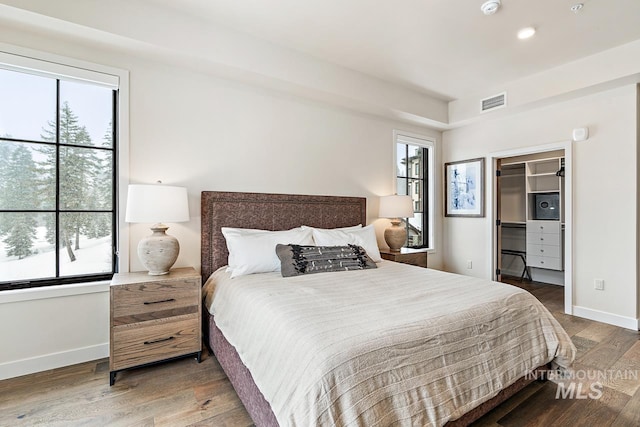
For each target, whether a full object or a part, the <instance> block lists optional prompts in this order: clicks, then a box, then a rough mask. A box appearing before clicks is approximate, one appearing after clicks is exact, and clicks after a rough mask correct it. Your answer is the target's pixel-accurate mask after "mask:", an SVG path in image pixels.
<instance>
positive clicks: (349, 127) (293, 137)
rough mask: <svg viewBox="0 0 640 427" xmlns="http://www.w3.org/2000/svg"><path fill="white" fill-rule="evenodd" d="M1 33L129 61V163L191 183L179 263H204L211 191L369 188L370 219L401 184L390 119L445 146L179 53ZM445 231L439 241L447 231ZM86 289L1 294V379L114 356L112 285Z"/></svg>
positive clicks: (145, 176) (175, 229)
mask: <svg viewBox="0 0 640 427" xmlns="http://www.w3.org/2000/svg"><path fill="white" fill-rule="evenodd" d="M0 42H4V43H10V44H14V45H20V46H24V47H28V48H31V49H37V50H41V51H47V52H51V53H55V54H59V55H64V56H67V57H72V58H78V59H83V60H86V61H90V62H94V63H99V64H104V65H109V66H112V67H117V68H122V69H127V70H129V71H130V117H129V118H130V149H129V153H128V154H129V165H130V167H129V168H128V170H127V169H125V170H121V171H120V172H121V174H123V175H128V176H129V178H130V181H131V182H132V183H152V182H155V181H156V180H158V179H161V180H162V181H163V182H164V183H166V184H177V185H184V186H186V187H187V188H188V192H189V204H190V209H191V217H192V219H191V221H190V222H188V223H183V224H175V225H172V226H171V228H170V229H169V233H170V234H173V235H175V236H176V237H178V239H179V240H180V244H181V253H180V257H179V258H178V261H177V263H176V266H178V267H179V266H187V265H191V266H194V267H196V268H198V269H199V265H200V218H199V215H200V192H201V191H202V190H223V191H255V192H275V193H301V194H327V195H346V196H362V197H367V206H368V221H369V222H373V221H375V220H376V216H377V197H378V196H380V195H386V194H391V193H393V192H394V187H393V185H394V181H393V149H394V141H393V130H394V129H399V130H405V131H410V132H413V133H418V134H422V135H425V136H430V137H433V138H435V139H436V147H437V148H436V149H437V150H438V149H439V141H440V138H441V134H440V132H437V131H432V130H428V129H425V128H419V127H415V126H408V125H406V124H403V123H399V122H393V121H389V120H387V119H382V118H379V117H376V116H371V115H367V114H361V113H357V112H353V111H350V110H347V109H340V108H335V107H331V106H327V105H322V104H319V103H316V102H312V101H305V100H302V99H299V98H295V97H292V96H290V95H284V94H280V93H277V92H273V91H267V90H264V89H258V88H255V87H251V86H247V85H244V84H240V83H234V82H231V81H229V80H224V79H221V78H218V77H216V76H213V75H208V74H204V73H199V72H194V71H192V70H189V69H186V68H183V67H181V66H180V65H179V64H178V65H171V64H166V63H160V62H153V61H150V60H144V59H141V58H138V57H135V56H132V55H129V54H122V53H116V52H113V51H108V50H101V49H100V46H86V45H81V44H74V43H73V42H70V41H69V40H68V39H65V40H58V39H56V38H55V37H52V36H51V35H48V36H46V37H43V36H41V35H39V34H36V33H27V32H24V31H11V30H10V29H7V28H4V29H2V31H0ZM438 160H439V159H437V160H436V164H438V163H439V161H438ZM437 185H439V183H437ZM437 188H439V187H437ZM438 203H440V202H439V201H438ZM439 206H440V205H439ZM438 209H439V208H438ZM436 225H437V227H436V228H439V227H440V223H439V222H438V223H437V224H436ZM123 226H124V227H128V225H123ZM385 226H386V221H385V220H377V221H376V227H377V229H378V231H379V234H380V233H381V231H382V229H384V227H385ZM130 231H131V233H130V253H131V254H132V255H131V259H130V262H131V270H141V269H143V268H142V265H141V264H140V263H139V261H138V260H137V257H136V255H135V253H136V245H137V243H138V241H139V239H140V237H142V236H143V235H146V234H148V233H149V230H148V229H147V228H146V227H145V226H142V225H132V226H131V228H130ZM436 239H437V241H436V245H437V247H440V243H441V240H440V235H439V234H438V233H436ZM441 263H442V261H441V252H439V253H436V254H433V255H431V256H430V257H429V265H430V266H432V267H436V268H437V267H440V266H441ZM85 291H86V292H89V294H88V295H87V294H81V295H75V296H74V295H73V294H72V295H66V294H65V295H64V296H63V297H52V296H51V294H50V293H48V292H47V291H45V290H38V289H36V290H32V291H30V292H29V296H28V297H27V296H24V295H22V296H21V292H20V291H8V292H9V293H5V292H3V293H2V295H0V342H1V343H2V346H1V347H0V379H2V378H7V377H11V376H16V375H22V374H25V373H28V372H33V371H34V369H35V370H44V369H50V368H54V367H57V366H62V365H63V364H71V363H77V362H79V361H82V360H90V359H93V358H97V357H106V356H107V355H108V352H107V348H108V347H107V346H106V345H107V342H108V290H107V287H106V286H102V287H101V288H91V289H85V290H83V291H82V292H85ZM49 292H50V291H49ZM8 349H11V350H8Z"/></svg>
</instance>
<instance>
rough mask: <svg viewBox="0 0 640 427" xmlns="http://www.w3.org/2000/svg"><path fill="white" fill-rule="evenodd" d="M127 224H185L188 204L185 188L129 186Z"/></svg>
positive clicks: (187, 219) (187, 215) (158, 185)
mask: <svg viewBox="0 0 640 427" xmlns="http://www.w3.org/2000/svg"><path fill="white" fill-rule="evenodd" d="M125 221H127V222H144V223H157V222H186V221H189V202H188V199H187V189H186V188H185V187H173V186H171V185H162V184H155V185H142V184H134V185H129V192H128V194H127V212H126V215H125Z"/></svg>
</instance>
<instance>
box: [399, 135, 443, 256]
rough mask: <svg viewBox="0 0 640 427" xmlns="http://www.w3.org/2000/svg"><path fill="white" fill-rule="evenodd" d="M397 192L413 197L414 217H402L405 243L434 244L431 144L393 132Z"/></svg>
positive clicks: (427, 140)
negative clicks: (405, 231) (394, 137)
mask: <svg viewBox="0 0 640 427" xmlns="http://www.w3.org/2000/svg"><path fill="white" fill-rule="evenodd" d="M395 136H396V141H395V142H396V148H395V157H396V159H395V165H396V174H395V175H396V192H397V194H403V195H410V196H411V197H412V199H413V205H414V215H413V218H405V219H404V223H405V226H406V227H407V246H408V247H413V248H432V247H433V211H434V209H433V182H434V176H433V174H434V168H433V159H434V154H433V153H434V143H433V141H432V140H429V139H426V138H425V139H422V138H417V137H415V136H409V135H404V134H400V133H396V135H395Z"/></svg>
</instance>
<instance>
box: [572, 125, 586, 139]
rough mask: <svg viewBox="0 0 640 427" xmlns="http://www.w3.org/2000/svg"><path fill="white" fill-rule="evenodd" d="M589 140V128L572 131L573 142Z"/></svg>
mask: <svg viewBox="0 0 640 427" xmlns="http://www.w3.org/2000/svg"><path fill="white" fill-rule="evenodd" d="M587 139H589V128H575V129H574V130H573V140H574V141H586V140H587Z"/></svg>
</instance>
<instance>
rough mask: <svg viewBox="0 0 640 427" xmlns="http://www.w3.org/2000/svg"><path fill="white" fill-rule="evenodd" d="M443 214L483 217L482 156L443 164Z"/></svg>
mask: <svg viewBox="0 0 640 427" xmlns="http://www.w3.org/2000/svg"><path fill="white" fill-rule="evenodd" d="M444 183H445V184H444V185H445V188H444V206H445V213H444V215H445V216H452V217H456V216H458V217H468V218H482V217H484V158H478V159H470V160H460V161H457V162H449V163H445V164H444Z"/></svg>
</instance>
